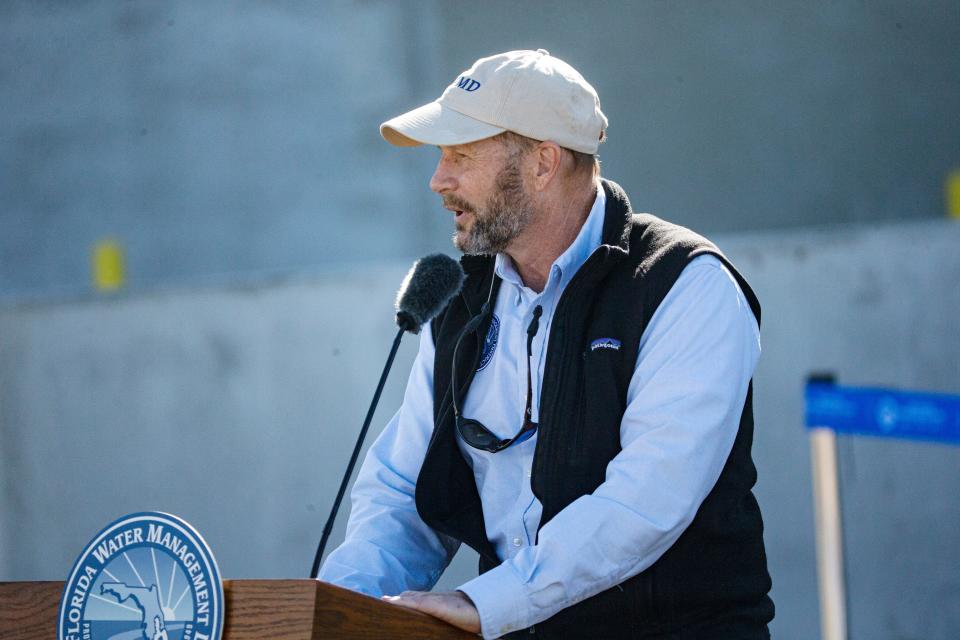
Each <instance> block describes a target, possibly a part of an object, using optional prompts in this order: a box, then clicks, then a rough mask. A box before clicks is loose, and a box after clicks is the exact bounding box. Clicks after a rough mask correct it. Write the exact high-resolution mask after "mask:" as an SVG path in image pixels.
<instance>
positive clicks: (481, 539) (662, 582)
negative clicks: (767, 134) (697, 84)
mask: <svg viewBox="0 0 960 640" xmlns="http://www.w3.org/2000/svg"><path fill="white" fill-rule="evenodd" d="M606 126H607V118H606V117H605V116H604V114H603V112H602V111H601V110H600V100H599V98H598V96H597V93H596V91H594V89H593V87H592V86H591V85H590V84H589V83H587V81H586V80H584V78H583V77H582V76H581V75H580V74H579V73H578V72H577V71H576V70H575V69H573V68H572V67H571V66H570V65H568V64H566V63H565V62H563V61H562V60H560V59H558V58H555V57H553V56H551V55H550V54H549V53H548V52H547V51H544V50H542V49H540V50H538V51H511V52H508V53H503V54H499V55H495V56H491V57H488V58H482V59H480V60H478V61H477V62H476V63H475V64H474V65H473V66H472V67H471V68H470V69H469V70H467V71H465V72H463V73H462V74H461V75H460V76H458V77H457V78H456V79H455V80H454V81H453V83H452V84H450V86H448V87H447V89H446V90H445V91H444V93H443V95H442V96H440V98H438V99H437V100H436V101H435V102H431V103H430V104H427V105H424V106H422V107H420V108H418V109H414V110H413V111H410V112H408V113H405V114H403V115H400V116H398V117H396V118H393V119H392V120H389V121H387V122H386V123H384V124H383V125H382V126H381V127H380V132H381V134H382V135H383V137H384V138H385V139H386V140H387V141H388V142H391V143H392V144H395V145H398V146H416V145H421V144H429V145H434V146H437V147H439V149H440V160H439V163H438V165H437V168H436V171H435V172H434V174H433V177H432V178H431V180H430V188H431V189H432V190H433V191H434V192H436V193H437V195H439V196H440V197H441V198H442V200H443V206H444V208H446V209H448V210H449V211H450V212H451V213H450V215H451V217H452V218H453V224H454V226H455V229H456V231H455V234H454V238H453V241H454V244H455V245H456V246H457V248H458V249H459V250H460V251H462V252H463V253H464V254H465V255H464V257H463V258H462V260H461V263H462V265H463V268H464V271H465V272H466V275H467V278H466V281H465V283H464V286H463V290H462V292H461V293H460V295H459V296H457V297H456V298H454V299H453V301H452V302H450V304H449V305H447V307H446V308H445V309H444V310H443V311H442V312H441V314H440V315H439V316H438V317H437V318H435V319H434V320H433V321H432V323H431V324H430V325H429V330H425V331H424V332H423V334H422V337H421V340H420V348H419V352H418V354H417V358H416V360H415V362H414V364H413V370H412V371H411V373H410V378H409V381H408V383H407V388H406V392H405V395H404V399H403V404H402V406H401V407H400V410H399V411H398V412H397V414H396V415H395V416H394V417H393V419H392V420H391V421H390V423H389V424H388V425H387V426H386V428H385V429H384V431H383V433H382V435H381V436H380V437H379V438H378V439H377V440H376V442H375V443H374V444H373V445H372V446H371V448H370V451H369V453H368V454H367V457H366V460H365V461H364V463H363V466H362V467H361V470H360V472H359V474H358V477H357V481H356V483H355V486H354V488H353V492H352V494H351V495H352V510H351V514H350V521H349V524H348V527H347V535H346V540H345V541H344V543H343V544H342V545H341V546H340V547H339V548H337V549H336V550H335V551H333V552H332V553H331V554H330V556H329V557H328V559H327V561H326V563H325V564H324V566H323V569H322V571H321V573H320V578H321V579H322V580H326V581H329V582H333V583H336V584H339V585H341V586H344V587H347V588H350V589H354V590H356V591H361V592H364V593H367V594H370V595H375V596H385V597H387V599H388V600H390V601H391V602H394V603H396V604H398V605H402V606H407V607H411V608H414V609H418V610H420V611H423V612H426V613H429V614H432V615H434V616H436V617H438V618H442V619H444V620H446V621H448V622H450V623H451V624H454V625H456V626H458V627H461V628H463V629H465V630H467V631H472V632H476V633H482V634H483V636H484V637H485V638H496V637H501V636H504V635H508V634H511V633H514V632H517V633H516V634H515V635H516V637H522V638H529V637H537V638H604V639H606V638H611V639H615V638H662V639H668V638H669V639H678V640H679V639H681V638H682V639H684V640H688V639H700V638H703V639H709V640H724V639H738V640H741V639H751V640H752V639H759V638H769V632H768V630H767V623H768V622H769V621H770V620H771V619H772V618H773V611H774V608H773V602H772V601H771V600H770V598H769V597H768V595H767V594H768V591H769V590H770V576H769V574H768V573H767V566H766V556H765V553H764V545H763V535H762V533H763V523H762V521H761V517H760V510H759V508H758V506H757V502H756V500H755V499H754V496H753V494H752V493H751V488H752V487H753V485H754V483H755V481H756V469H755V468H754V465H753V461H752V458H751V453H750V448H751V443H752V440H753V411H752V404H751V396H752V390H751V377H752V375H753V371H754V368H755V366H756V363H757V359H758V357H759V354H760V345H759V319H760V307H759V304H758V302H757V299H756V297H755V296H754V294H753V292H752V291H751V289H750V287H749V285H748V284H747V283H746V281H745V280H744V279H743V278H742V277H741V276H740V274H739V273H737V271H736V269H734V267H733V266H732V265H731V264H730V263H729V262H728V261H727V260H726V258H725V257H724V256H723V254H722V253H720V251H719V250H718V249H717V248H716V247H715V246H714V245H713V244H712V243H710V242H709V241H708V240H706V239H704V238H703V237H701V236H698V235H696V234H695V233H693V232H691V231H689V230H688V229H685V228H683V227H679V226H676V225H673V224H670V223H668V222H665V221H663V220H660V219H659V218H656V217H654V216H650V215H645V214H635V213H632V210H631V207H630V202H629V200H628V198H627V195H626V193H625V192H624V191H623V189H621V188H620V186H619V185H617V184H615V183H613V182H610V181H608V180H604V179H601V178H600V172H599V163H598V161H597V159H596V153H597V148H598V145H599V144H600V142H601V140H602V139H603V138H604V136H605V135H606V134H605V130H606ZM461 543H466V544H468V545H469V546H470V547H472V548H473V549H475V550H476V551H477V552H478V553H479V554H480V575H479V576H478V577H477V578H475V579H473V580H470V581H469V582H467V583H466V584H464V585H462V586H461V587H460V588H459V589H458V590H457V591H454V592H452V593H429V592H427V590H429V589H430V588H431V587H432V586H433V585H434V584H435V583H436V581H437V579H438V578H439V576H440V574H441V573H442V572H443V570H444V568H445V567H446V566H447V564H448V563H449V561H450V559H451V558H452V557H453V555H454V553H455V552H456V550H457V548H458V547H459V545H460V544H461ZM531 634H535V635H533V636H531Z"/></svg>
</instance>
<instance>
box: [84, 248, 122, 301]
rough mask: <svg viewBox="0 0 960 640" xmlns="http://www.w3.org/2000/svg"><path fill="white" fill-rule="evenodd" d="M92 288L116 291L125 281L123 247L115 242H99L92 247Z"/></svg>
mask: <svg viewBox="0 0 960 640" xmlns="http://www.w3.org/2000/svg"><path fill="white" fill-rule="evenodd" d="M91 266H92V268H93V286H94V288H95V289H97V291H116V290H117V289H119V288H120V287H122V286H123V285H124V282H125V281H126V276H127V274H126V265H125V263H124V258H123V247H121V246H120V243H119V242H117V241H116V240H112V239H109V240H101V241H100V242H98V243H97V244H95V245H94V246H93V256H92V260H91Z"/></svg>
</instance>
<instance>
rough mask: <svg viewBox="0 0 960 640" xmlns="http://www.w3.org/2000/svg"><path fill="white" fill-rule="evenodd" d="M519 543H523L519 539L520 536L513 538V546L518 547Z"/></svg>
mask: <svg viewBox="0 0 960 640" xmlns="http://www.w3.org/2000/svg"><path fill="white" fill-rule="evenodd" d="M521 544H523V540H521V539H520V538H514V539H513V546H515V547H519V546H520V545H521Z"/></svg>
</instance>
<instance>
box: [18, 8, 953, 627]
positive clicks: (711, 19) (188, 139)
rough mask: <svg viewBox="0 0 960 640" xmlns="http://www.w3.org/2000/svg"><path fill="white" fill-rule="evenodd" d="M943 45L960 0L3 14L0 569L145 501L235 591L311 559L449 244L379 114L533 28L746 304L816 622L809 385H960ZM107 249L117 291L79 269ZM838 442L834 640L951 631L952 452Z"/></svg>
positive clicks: (762, 403)
mask: <svg viewBox="0 0 960 640" xmlns="http://www.w3.org/2000/svg"><path fill="white" fill-rule="evenodd" d="M958 39H960V8H958V5H957V4H956V3H955V2H927V3H906V2H899V3H897V2H871V3H864V2H854V1H852V0H851V1H848V2H806V3H800V2H786V3H776V4H774V3H760V2H732V3H704V2H686V1H683V2H636V3H600V2H596V3H593V2H584V3H579V2H577V3H574V2H571V3H545V2H528V3H522V4H521V5H520V6H519V7H515V6H513V4H511V3H506V2H487V3H483V4H480V3H460V2H436V3H431V2H416V3H415V2H349V3H348V2H337V3H323V4H320V3H311V4H307V3H293V2H286V3H243V2H240V3H229V4H228V3H223V4H218V3H188V2H169V3H163V4H160V3H122V4H121V3H107V2H96V3H71V4H67V3H39V2H33V3H27V2H7V3H3V4H2V5H0V50H2V51H3V55H2V56H0V580H38V579H48V580H50V579H63V578H64V576H65V575H66V573H67V571H68V569H69V566H70V564H71V563H72V561H73V559H74V558H75V556H76V554H77V553H79V551H80V549H81V548H82V547H83V546H84V545H85V544H86V542H87V541H88V540H89V538H90V537H92V535H93V534H94V533H96V531H98V530H99V529H100V528H101V527H102V526H103V525H104V524H106V523H107V522H109V521H110V520H112V519H113V518H115V517H117V516H119V515H121V514H123V513H126V512H130V511H136V510H142V509H160V510H166V511H171V512H173V513H177V514H179V515H181V516H182V517H184V518H186V519H187V520H188V521H190V522H191V523H193V524H194V525H195V526H197V527H198V528H199V529H200V530H201V531H202V532H203V534H204V535H205V537H206V538H207V540H208V541H209V542H210V543H211V545H212V546H213V548H214V551H215V553H216V554H217V558H218V560H219V562H220V565H221V569H222V573H223V574H224V575H225V576H227V577H231V578H250V577H300V576H303V575H305V574H306V572H307V571H308V569H309V564H310V560H311V559H312V554H313V546H314V545H315V541H316V539H317V537H318V536H319V532H320V529H321V527H322V523H323V521H324V519H325V517H326V511H327V509H328V508H329V505H330V503H331V501H332V498H333V492H334V491H335V487H336V484H337V477H338V476H339V475H340V473H341V468H342V465H343V464H344V461H345V459H346V457H347V456H348V455H349V450H350V448H351V447H352V440H353V438H354V436H355V434H356V431H357V429H358V427H359V424H360V422H361V420H362V418H363V414H364V412H365V410H366V405H367V402H368V400H369V395H370V393H371V392H372V390H373V387H374V385H375V383H376V377H377V375H378V373H379V370H380V367H381V363H382V360H383V358H384V357H385V355H386V351H387V349H388V347H389V342H390V337H391V335H392V329H391V327H392V320H391V314H392V307H391V302H392V297H393V293H394V291H395V288H396V286H397V284H398V283H399V280H400V278H401V277H402V275H403V273H404V271H405V269H406V267H407V266H408V264H409V261H410V260H411V259H412V258H414V257H416V256H418V255H420V254H422V253H425V252H428V251H435V250H447V251H452V249H451V248H450V246H449V240H448V237H449V234H450V231H451V229H450V220H449V219H448V218H447V217H446V215H447V214H446V212H444V211H443V210H442V209H441V208H440V207H439V206H437V202H438V201H437V198H436V197H435V196H433V195H432V194H430V193H429V191H428V190H427V189H426V182H427V179H428V177H429V175H430V171H431V168H432V164H433V162H434V161H435V159H436V151H435V150H416V151H412V150H400V149H394V148H392V147H389V146H388V145H386V144H385V143H383V142H382V141H381V140H380V138H379V136H378V135H377V125H378V124H379V123H380V122H381V121H382V120H384V119H386V118H388V117H390V116H392V115H395V114H397V113H399V112H401V111H403V110H406V109H408V108H411V107H414V106H417V105H419V104H421V103H423V102H425V101H428V100H431V99H433V98H434V97H436V96H437V95H438V94H439V93H440V91H441V90H442V89H443V87H444V86H445V85H446V83H447V82H449V81H450V80H452V79H453V77H455V76H456V74H457V73H458V72H459V71H460V70H462V69H463V68H465V67H466V66H468V65H469V64H470V63H471V62H472V61H473V60H474V59H475V58H477V57H479V56H481V55H487V54H490V53H493V52H496V51H500V50H505V49H508V48H520V47H525V48H526V47H532V48H536V47H545V48H547V49H550V50H551V52H552V53H554V54H555V55H557V56H559V57H562V58H564V59H566V60H567V61H569V62H571V63H572V64H573V65H574V66H576V67H577V68H579V69H580V70H581V71H582V72H583V73H584V75H585V76H586V77H587V78H588V79H589V80H590V81H591V82H592V83H593V84H594V85H595V86H596V87H597V89H598V91H599V93H600V95H601V98H602V101H603V106H604V110H605V111H606V113H607V115H608V116H609V118H610V121H611V125H610V131H609V133H610V140H609V141H608V142H607V143H606V144H605V145H604V146H603V147H602V148H601V157H602V159H603V163H604V173H605V174H606V175H607V176H609V177H611V178H613V179H615V180H618V181H619V182H621V183H622V184H623V185H624V186H625V188H626V189H627V190H628V192H629V193H630V194H631V198H632V200H633V202H634V205H635V207H636V208H637V209H640V210H648V211H653V212H655V213H658V214H660V215H662V216H664V217H667V218H669V219H671V220H674V221H677V222H680V223H682V224H686V225H688V226H692V227H693V228H695V229H697V230H699V231H702V232H706V233H708V234H710V235H711V236H712V237H713V238H714V239H715V240H717V241H718V242H719V243H720V244H721V247H722V248H724V249H725V250H727V252H728V254H729V255H730V256H731V258H732V259H733V260H734V262H735V263H737V264H738V266H740V267H741V269H742V271H743V272H744V273H745V275H746V276H747V277H748V279H750V280H751V282H752V283H753V285H754V287H755V289H756V290H757V292H758V294H759V296H760V299H761V301H762V303H763V305H764V327H763V344H764V354H763V357H762V359H761V362H760V366H759V369H758V372H757V376H756V405H757V416H758V427H757V435H756V444H755V449H754V453H755V458H756V460H757V466H758V468H759V473H760V481H759V484H758V486H757V494H758V498H759V500H760V502H761V506H762V508H763V510H764V515H765V521H766V526H767V530H766V541H767V545H768V553H769V558H770V567H771V573H772V575H773V579H774V592H773V596H774V598H775V600H776V603H777V607H778V613H777V619H776V620H775V621H774V623H773V631H774V635H775V637H777V638H796V639H798V640H799V639H804V638H810V637H816V635H817V633H818V630H817V622H816V621H817V616H818V605H817V599H816V575H815V565H814V548H813V527H812V521H813V516H812V508H811V496H810V477H809V454H808V444H807V442H806V436H805V433H804V431H803V426H802V388H803V380H804V378H805V376H806V374H807V373H808V372H809V371H811V370H821V369H828V370H832V371H835V372H837V373H838V375H839V378H840V380H841V381H842V382H844V383H850V384H870V385H887V386H897V387H904V388H914V389H924V390H933V391H942V392H947V393H960V364H958V363H960V337H958V335H960V333H958V331H957V324H958V321H957V317H958V312H960V293H958V291H960V288H958V286H957V282H960V252H958V251H957V247H958V245H960V225H958V224H957V223H956V222H954V221H948V220H943V218H944V204H943V181H944V177H945V174H946V173H947V172H948V171H949V170H950V169H951V168H955V167H958V166H960V123H958V119H957V117H956V114H957V113H960V89H958V84H957V78H958V77H960V54H958V48H957V46H956V43H957V42H958ZM106 237H113V238H116V239H117V240H118V241H119V242H120V244H121V245H122V246H123V247H124V249H125V251H126V255H127V260H128V267H129V282H128V284H127V286H126V288H125V289H124V290H123V291H122V292H120V293H118V294H113V295H101V294H96V293H95V292H94V291H93V290H92V287H91V284H90V267H89V261H90V250H91V247H92V245H93V243H95V242H96V241H98V240H100V239H103V238H106ZM414 348H415V343H414V340H412V339H408V341H407V342H406V343H405V344H404V346H403V348H402V350H401V354H400V356H399V358H398V362H397V365H396V367H395V370H394V374H393V376H392V377H391V379H390V381H389V383H388V386H387V390H386V392H385V394H384V398H383V401H382V402H381V409H380V411H379V412H378V415H377V417H376V419H375V421H374V424H375V429H378V428H379V427H380V426H381V425H382V424H383V423H384V422H385V421H386V420H387V419H388V418H389V415H390V414H391V413H392V411H393V410H394V409H395V408H396V406H397V403H398V402H399V398H400V394H401V393H402V388H403V384H404V381H405V374H406V372H405V368H406V366H407V365H408V364H409V362H410V360H411V358H412V355H413V350H414ZM840 454H841V469H842V481H843V494H844V495H843V497H844V506H845V520H846V523H847V543H848V549H847V552H848V561H849V562H848V564H849V567H848V572H849V581H850V589H849V590H850V605H851V609H850V618H851V638H870V639H871V640H872V639H879V640H895V639H898V640H899V639H903V638H944V639H946V638H951V639H952V638H955V637H956V636H957V634H958V632H960V577H958V576H960V571H958V569H957V568H958V567H960V551H958V550H960V533H958V524H960V502H958V500H957V498H956V495H957V491H956V487H957V486H958V483H960V464H958V463H960V450H958V449H956V448H951V447H948V446H942V445H931V444H914V443H908V442H893V441H878V440H871V439H866V438H843V439H842V440H841V446H840ZM342 516H343V517H345V516H346V509H344V511H343V514H342ZM343 524H344V523H343V521H342V520H341V522H340V524H339V526H338V528H337V530H336V532H335V535H334V538H335V539H336V538H338V537H339V536H342V530H343ZM473 562H474V560H473V558H471V557H470V554H468V553H461V555H460V556H458V558H457V560H456V561H455V563H454V566H453V567H452V568H451V569H450V571H448V575H447V576H445V578H444V579H443V582H442V585H443V586H447V587H453V586H456V584H458V582H460V581H462V580H464V579H466V578H467V577H468V576H470V575H471V573H472V571H473V570H474V567H473Z"/></svg>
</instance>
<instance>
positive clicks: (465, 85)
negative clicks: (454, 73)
mask: <svg viewBox="0 0 960 640" xmlns="http://www.w3.org/2000/svg"><path fill="white" fill-rule="evenodd" d="M457 88H458V89H463V90H464V91H476V90H477V89H479V88H480V83H479V82H477V81H476V80H474V79H473V78H468V77H467V76H460V77H459V78H457Z"/></svg>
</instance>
